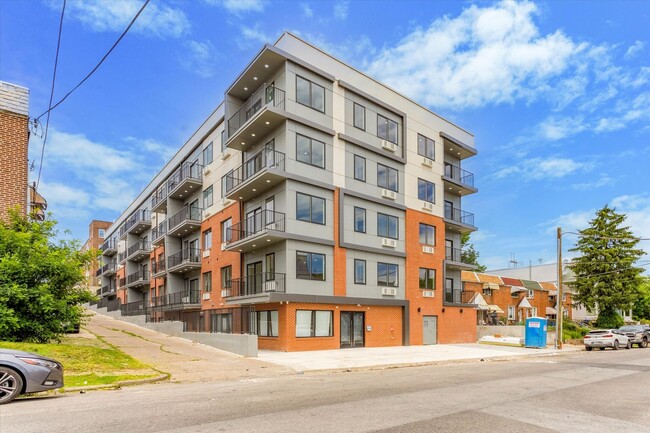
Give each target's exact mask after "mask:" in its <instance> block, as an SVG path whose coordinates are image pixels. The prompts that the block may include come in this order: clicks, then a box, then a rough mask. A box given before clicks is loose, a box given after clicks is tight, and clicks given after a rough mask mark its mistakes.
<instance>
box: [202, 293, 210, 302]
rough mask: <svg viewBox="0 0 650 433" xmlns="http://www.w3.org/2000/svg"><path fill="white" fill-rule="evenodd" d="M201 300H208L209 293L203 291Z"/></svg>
mask: <svg viewBox="0 0 650 433" xmlns="http://www.w3.org/2000/svg"><path fill="white" fill-rule="evenodd" d="M203 300H204V301H209V300H210V294H209V293H204V294H203Z"/></svg>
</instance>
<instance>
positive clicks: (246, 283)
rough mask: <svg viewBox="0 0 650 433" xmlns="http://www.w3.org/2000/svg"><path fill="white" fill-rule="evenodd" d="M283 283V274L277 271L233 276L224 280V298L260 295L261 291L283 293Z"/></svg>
mask: <svg viewBox="0 0 650 433" xmlns="http://www.w3.org/2000/svg"><path fill="white" fill-rule="evenodd" d="M284 283H285V274H281V273H279V272H262V273H261V274H253V275H247V276H245V277H243V278H234V279H232V280H230V281H226V288H225V289H224V292H225V293H224V295H225V296H224V298H236V297H239V296H250V295H260V294H263V293H276V292H279V293H284V290H285V284H284Z"/></svg>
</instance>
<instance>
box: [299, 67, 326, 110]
mask: <svg viewBox="0 0 650 433" xmlns="http://www.w3.org/2000/svg"><path fill="white" fill-rule="evenodd" d="M296 101H297V102H298V103H299V104H302V105H306V106H308V107H311V108H313V109H314V110H318V111H321V112H323V113H324V112H325V88H324V87H323V86H319V85H318V84H316V83H313V82H311V81H309V80H306V79H304V78H302V77H300V76H297V75H296Z"/></svg>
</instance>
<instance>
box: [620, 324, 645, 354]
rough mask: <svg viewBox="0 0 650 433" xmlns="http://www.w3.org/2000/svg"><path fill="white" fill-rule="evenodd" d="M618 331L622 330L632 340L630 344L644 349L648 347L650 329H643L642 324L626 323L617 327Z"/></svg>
mask: <svg viewBox="0 0 650 433" xmlns="http://www.w3.org/2000/svg"><path fill="white" fill-rule="evenodd" d="M618 330H619V331H620V332H623V333H624V334H625V335H627V338H629V339H630V340H631V341H632V344H636V345H637V346H639V347H641V348H643V349H645V348H646V347H648V341H649V340H650V329H645V328H644V327H643V326H642V325H627V326H623V327H621V328H619V329H618Z"/></svg>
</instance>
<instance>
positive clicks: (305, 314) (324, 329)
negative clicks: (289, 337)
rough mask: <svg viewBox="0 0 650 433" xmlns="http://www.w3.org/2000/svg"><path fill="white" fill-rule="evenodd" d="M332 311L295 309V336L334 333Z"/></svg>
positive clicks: (321, 335)
mask: <svg viewBox="0 0 650 433" xmlns="http://www.w3.org/2000/svg"><path fill="white" fill-rule="evenodd" d="M333 316H334V312H333V311H313V310H297V311H296V337H331V336H332V335H334V326H333V324H334V321H333V320H332V319H333Z"/></svg>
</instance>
